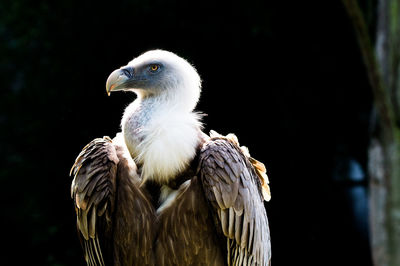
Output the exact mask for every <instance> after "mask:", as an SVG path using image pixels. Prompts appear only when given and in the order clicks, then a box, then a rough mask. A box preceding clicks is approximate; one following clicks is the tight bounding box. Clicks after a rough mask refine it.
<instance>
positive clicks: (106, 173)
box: [71, 50, 271, 266]
mask: <svg viewBox="0 0 400 266" xmlns="http://www.w3.org/2000/svg"><path fill="white" fill-rule="evenodd" d="M106 88H107V92H108V93H110V92H113V91H118V90H126V91H134V92H135V93H136V94H137V96H138V97H137V99H136V100H135V101H134V102H133V103H132V104H130V105H129V106H128V107H127V108H126V110H125V113H124V116H123V118H122V122H121V128H122V132H121V133H118V134H117V135H116V137H115V138H114V139H110V138H109V137H103V138H98V139H94V140H93V141H91V142H90V143H89V144H88V145H87V146H86V147H84V148H83V150H82V152H81V153H80V154H79V155H78V157H77V159H76V161H75V164H74V165H73V167H72V169H71V174H72V175H73V176H74V179H73V182H72V186H71V196H72V199H73V202H74V205H75V209H76V215H77V228H78V234H79V236H80V239H81V243H82V247H83V250H84V254H85V260H86V262H87V265H129V266H130V265H269V264H270V259H271V244H270V234H269V227H268V219H267V214H266V210H265V207H264V200H266V201H268V200H269V199H270V192H269V187H268V177H267V175H266V173H265V172H266V171H265V167H264V165H263V164H262V163H260V162H258V161H257V160H255V159H254V158H252V157H250V155H249V153H248V150H247V148H245V147H240V146H239V143H238V140H237V138H236V136H234V135H233V134H229V135H227V136H222V135H220V134H218V133H216V132H214V131H212V132H211V133H210V136H208V135H206V134H204V133H203V132H202V131H201V129H202V126H201V122H200V117H201V116H200V115H199V114H197V113H194V112H193V109H194V107H195V105H196V103H197V101H198V98H199V95H200V78H199V76H198V74H197V72H196V70H195V69H194V67H193V66H191V65H190V64H189V63H188V62H187V61H185V60H184V59H182V58H180V57H178V56H177V55H175V54H173V53H171V52H167V51H162V50H154V51H149V52H146V53H144V54H142V55H141V56H139V57H138V58H135V59H134V60H132V61H131V62H130V63H129V64H128V65H127V66H125V67H122V68H120V69H117V70H115V71H114V72H113V73H111V75H110V76H109V78H108V80H107V84H106Z"/></svg>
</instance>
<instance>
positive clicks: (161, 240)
mask: <svg viewBox="0 0 400 266" xmlns="http://www.w3.org/2000/svg"><path fill="white" fill-rule="evenodd" d="M176 193H177V194H176V198H175V200H174V201H173V203H172V204H170V205H169V206H168V207H166V208H164V209H163V210H162V211H161V212H160V214H159V235H158V239H157V243H156V257H157V263H156V265H162V266H163V265H199V266H200V265H203V266H211V265H214V266H217V265H218V266H219V265H225V261H224V256H223V253H222V252H221V245H220V242H219V240H218V238H217V237H216V231H215V227H214V226H213V221H212V218H211V217H210V213H209V208H208V204H207V202H206V199H205V198H204V194H203V191H202V187H201V183H200V181H199V180H198V177H196V176H195V177H193V178H192V179H191V180H188V181H186V182H185V183H183V184H182V185H181V186H180V187H179V189H178V191H177V192H176Z"/></svg>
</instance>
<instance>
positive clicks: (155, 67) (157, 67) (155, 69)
mask: <svg viewBox="0 0 400 266" xmlns="http://www.w3.org/2000/svg"><path fill="white" fill-rule="evenodd" d="M159 68H160V66H159V65H156V64H153V65H150V70H151V71H152V72H156V71H157V70H158V69H159Z"/></svg>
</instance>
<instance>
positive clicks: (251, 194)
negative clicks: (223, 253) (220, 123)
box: [200, 135, 271, 265]
mask: <svg viewBox="0 0 400 266" xmlns="http://www.w3.org/2000/svg"><path fill="white" fill-rule="evenodd" d="M200 176H201V181H202V184H203V188H204V193H205V195H206V198H207V200H208V201H209V202H210V203H211V206H212V207H213V209H214V210H215V212H216V214H217V217H218V219H217V227H220V228H221V229H222V232H223V235H224V236H225V237H226V241H227V242H226V249H227V264H228V265H268V264H269V263H270V258H271V244H270V234H269V226H268V218H267V214H266V210H265V207H264V200H263V194H262V186H261V181H260V179H259V177H258V173H256V170H255V169H254V168H253V166H252V163H251V162H250V161H249V159H248V157H247V156H246V155H245V154H244V153H243V152H242V150H241V148H240V147H239V146H238V145H237V140H236V141H235V140H234V139H232V138H226V137H223V136H221V135H217V136H215V137H213V138H211V139H209V140H208V141H207V142H206V143H205V144H204V145H203V148H202V150H201V153H200Z"/></svg>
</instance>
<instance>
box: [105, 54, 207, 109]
mask: <svg viewBox="0 0 400 266" xmlns="http://www.w3.org/2000/svg"><path fill="white" fill-rule="evenodd" d="M200 88H201V80H200V77H199V75H198V74H197V71H196V70H195V68H194V67H193V66H192V65H191V64H189V63H188V62H187V61H186V60H184V59H183V58H181V57H179V56H177V55H175V54H174V53H171V52H168V51H164V50H152V51H148V52H146V53H144V54H142V55H140V56H139V57H137V58H135V59H133V60H132V61H130V62H129V63H128V65H126V66H123V67H121V68H120V69H117V70H115V71H113V72H112V73H111V74H110V76H109V77H108V79H107V83H106V89H107V93H108V95H110V93H111V92H114V91H134V92H135V93H136V94H137V95H138V97H139V98H146V97H158V98H161V99H163V101H168V102H172V103H174V104H179V106H181V107H183V108H185V109H186V110H187V111H192V110H193V109H194V107H195V106H196V103H197V101H198V99H199V96H200Z"/></svg>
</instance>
